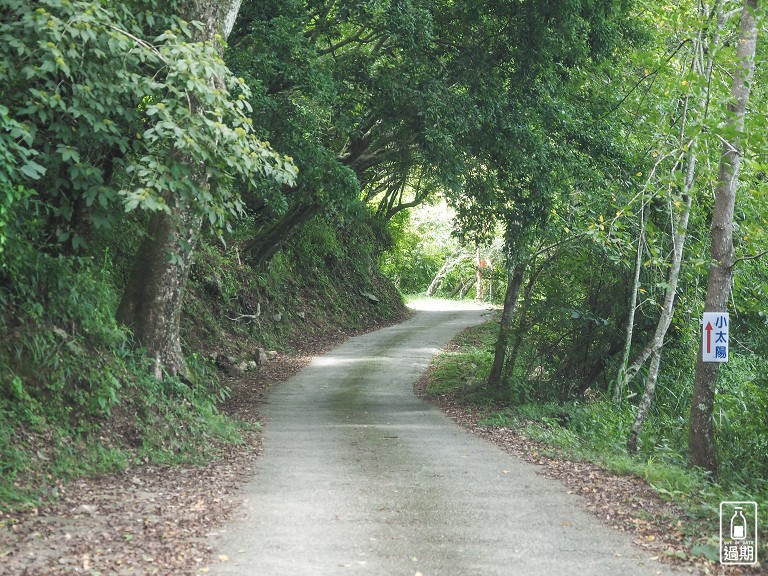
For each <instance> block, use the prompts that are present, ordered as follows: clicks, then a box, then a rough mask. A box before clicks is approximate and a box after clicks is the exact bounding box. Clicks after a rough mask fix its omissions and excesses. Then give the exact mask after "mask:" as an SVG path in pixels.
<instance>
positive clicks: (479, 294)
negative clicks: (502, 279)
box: [475, 245, 483, 300]
mask: <svg viewBox="0 0 768 576" xmlns="http://www.w3.org/2000/svg"><path fill="white" fill-rule="evenodd" d="M475 267H476V269H475V276H476V277H477V284H475V299H476V300H482V299H483V269H482V268H481V267H480V246H479V245H478V246H476V247H475Z"/></svg>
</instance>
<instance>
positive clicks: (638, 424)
mask: <svg viewBox="0 0 768 576" xmlns="http://www.w3.org/2000/svg"><path fill="white" fill-rule="evenodd" d="M660 364H661V349H658V348H657V349H656V350H654V351H653V354H652V356H651V366H650V367H649V369H648V378H646V379H645V389H644V390H643V397H642V399H641V400H640V405H639V406H638V407H637V415H636V416H635V421H634V422H633V423H632V430H630V432H629V439H628V440H627V451H628V452H629V453H630V454H636V453H637V448H638V446H637V441H638V438H639V436H640V431H641V430H642V429H643V423H644V422H645V418H646V416H648V410H649V409H650V408H651V403H652V402H653V397H654V395H655V393H656V381H657V380H658V376H659V365H660Z"/></svg>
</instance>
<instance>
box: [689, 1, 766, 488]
mask: <svg viewBox="0 0 768 576" xmlns="http://www.w3.org/2000/svg"><path fill="white" fill-rule="evenodd" d="M756 10H757V0H745V2H744V9H743V11H742V15H741V32H740V35H739V44H738V52H737V54H738V64H737V69H736V70H735V71H734V74H733V84H732V86H731V96H732V98H733V100H734V103H733V104H730V105H729V110H730V115H729V117H728V120H727V122H726V134H727V135H728V138H726V139H725V140H724V142H723V156H722V158H721V160H720V170H719V175H718V183H717V188H716V189H715V203H714V207H713V211H712V227H711V234H712V265H711V266H710V268H709V279H708V283H707V298H706V302H705V308H704V309H705V311H706V312H725V311H727V310H728V296H729V294H730V287H731V279H732V276H733V266H734V261H735V257H734V250H733V213H734V207H735V204H736V189H737V187H738V183H739V168H740V166H741V153H742V151H741V141H742V132H743V130H744V116H745V114H746V108H747V101H748V100H749V92H750V85H751V80H752V76H753V74H754V69H755V63H754V58H755V50H756V46H757V23H756V20H755V11H756ZM699 346H701V344H700V345H699ZM718 367H719V364H718V363H712V362H707V363H705V362H702V352H701V349H699V357H698V361H697V362H696V374H695V377H694V388H693V397H692V399H691V422H690V428H689V436H688V444H689V455H690V460H691V463H692V464H693V465H694V466H700V467H702V468H704V469H705V470H708V471H710V472H712V473H713V474H716V473H717V457H716V454H715V436H714V427H713V422H712V412H713V407H714V398H715V384H716V382H717V375H718Z"/></svg>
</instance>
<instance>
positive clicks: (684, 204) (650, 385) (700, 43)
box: [618, 1, 724, 453]
mask: <svg viewBox="0 0 768 576" xmlns="http://www.w3.org/2000/svg"><path fill="white" fill-rule="evenodd" d="M702 17H703V20H704V23H705V25H704V27H703V29H702V30H701V32H700V33H699V35H698V37H696V38H694V40H693V42H692V54H691V64H690V75H689V76H688V77H689V78H691V80H694V78H695V79H696V80H698V81H697V82H693V83H695V84H699V85H701V86H704V87H705V88H704V89H703V90H701V93H700V94H699V95H698V98H692V96H691V93H690V92H688V93H687V94H686V95H685V97H684V98H683V109H682V113H681V115H680V145H679V149H680V152H679V153H678V154H679V156H678V157H679V160H678V161H677V162H676V163H675V166H674V169H675V170H676V171H682V172H683V175H682V178H681V180H682V185H681V186H676V188H678V187H679V188H680V194H679V196H678V195H677V194H675V202H674V204H671V206H681V207H680V208H678V213H677V214H675V215H674V216H672V218H671V221H672V223H673V226H672V230H671V231H670V235H671V237H672V255H671V259H670V264H669V270H668V274H667V279H666V283H665V292H664V301H663V304H662V307H661V312H660V314H659V320H658V322H657V324H656V330H655V331H654V334H653V338H652V339H651V341H650V342H649V343H648V345H647V346H646V348H645V349H644V350H643V352H641V353H640V355H639V357H638V358H637V359H636V360H635V361H634V363H633V364H632V365H631V366H630V367H629V368H628V369H627V370H626V372H625V373H624V378H625V381H624V382H620V383H619V384H618V388H619V389H621V388H622V387H623V386H624V385H625V384H626V382H629V381H631V379H632V378H633V377H634V375H635V374H637V372H638V371H639V369H640V367H641V366H642V364H643V363H644V362H645V360H646V359H647V358H648V357H649V356H650V358H651V364H650V367H649V369H648V374H647V375H646V379H645V387H644V390H643V395H642V398H641V399H640V404H639V405H638V409H637V413H636V415H635V420H634V422H633V423H632V428H631V431H630V433H629V438H628V440H627V449H628V450H629V452H631V453H635V452H637V449H638V437H639V435H640V430H641V429H642V427H643V424H644V422H645V418H646V416H647V414H648V410H649V409H650V407H651V403H652V402H653V398H654V395H655V391H656V382H657V380H658V376H659V369H660V365H661V356H662V347H663V345H664V339H665V337H666V335H667V331H668V330H669V326H670V325H671V323H672V318H673V315H674V304H675V299H676V297H677V287H678V283H679V280H680V270H681V267H682V263H683V248H684V246H685V240H686V236H687V233H688V221H689V219H690V215H691V208H692V206H693V196H694V183H695V175H696V163H697V160H698V148H699V142H698V140H699V135H700V132H701V130H700V125H702V124H703V123H704V121H705V119H706V115H707V103H708V102H709V100H710V98H711V94H710V93H709V88H710V87H711V76H712V71H713V66H714V62H715V54H716V53H717V50H718V48H719V43H720V32H721V28H722V26H723V24H724V21H723V20H724V19H723V14H722V3H721V2H720V1H717V2H715V5H714V6H713V7H712V10H711V12H710V13H709V15H707V14H706V13H705V14H702ZM713 20H714V23H713V22H712V21H713ZM709 29H711V30H712V37H711V39H709V38H706V34H707V30H709ZM688 84H691V82H688ZM695 116H699V117H700V119H698V118H695ZM691 124H693V125H694V130H692V132H693V133H694V135H693V136H688V134H687V132H688V130H689V125H691ZM697 124H698V125H697ZM636 289H637V288H636ZM630 340H631V333H630ZM628 344H629V341H628Z"/></svg>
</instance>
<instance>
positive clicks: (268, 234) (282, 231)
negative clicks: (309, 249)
mask: <svg viewBox="0 0 768 576" xmlns="http://www.w3.org/2000/svg"><path fill="white" fill-rule="evenodd" d="M319 213H320V206H319V205H317V204H311V205H308V206H307V205H299V206H294V208H293V209H291V210H289V211H288V212H287V213H285V214H283V215H282V216H281V217H280V219H279V220H277V221H275V222H273V223H272V224H270V225H269V226H267V228H266V229H265V230H262V231H261V232H260V233H259V234H258V235H257V236H255V237H254V238H251V239H250V240H249V241H248V242H246V244H245V246H243V251H244V252H245V253H247V254H248V256H247V258H248V261H249V262H250V263H251V265H252V266H253V267H254V268H261V267H263V266H265V265H266V264H267V263H268V262H269V261H270V260H271V259H272V258H273V257H274V256H275V254H277V251H278V250H280V247H281V246H282V245H283V242H285V241H286V240H288V238H290V236H291V234H293V233H294V232H295V231H296V230H297V229H298V228H299V227H300V226H301V225H303V224H305V223H307V222H309V221H310V220H311V219H312V218H314V217H315V216H317V215H318V214H319Z"/></svg>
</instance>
